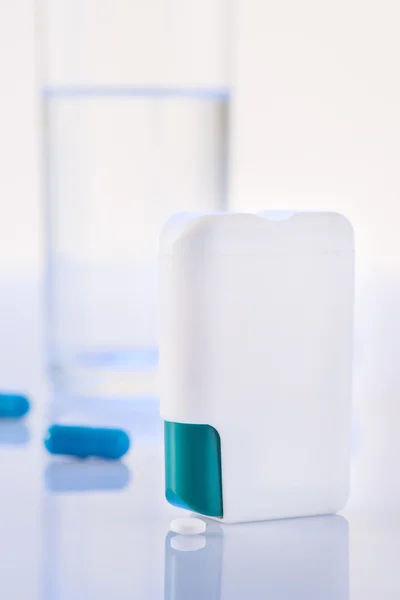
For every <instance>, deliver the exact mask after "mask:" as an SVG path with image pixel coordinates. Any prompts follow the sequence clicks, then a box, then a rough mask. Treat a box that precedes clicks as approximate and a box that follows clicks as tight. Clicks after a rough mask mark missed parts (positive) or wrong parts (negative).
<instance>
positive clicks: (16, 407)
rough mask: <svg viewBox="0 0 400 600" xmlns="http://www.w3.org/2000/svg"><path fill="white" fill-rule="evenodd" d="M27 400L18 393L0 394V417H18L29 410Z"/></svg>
mask: <svg viewBox="0 0 400 600" xmlns="http://www.w3.org/2000/svg"><path fill="white" fill-rule="evenodd" d="M29 408H30V405H29V400H28V398H26V397H25V396H21V395H20V394H0V418H3V419H4V418H5V419H20V418H21V417H23V416H24V415H26V413H27V412H28V411H29Z"/></svg>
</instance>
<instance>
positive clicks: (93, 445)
mask: <svg viewBox="0 0 400 600" xmlns="http://www.w3.org/2000/svg"><path fill="white" fill-rule="evenodd" d="M129 444H130V442H129V436H128V434H127V433H126V432H125V431H123V430H122V429H112V428H107V427H87V426H79V425H52V426H51V427H50V428H49V430H48V432H47V436H46V439H45V440H44V445H45V446H46V448H47V450H48V451H49V452H50V454H67V455H69V456H77V457H79V458H88V457H89V456H95V457H99V458H108V459H114V460H116V459H118V458H121V457H122V456H123V455H124V454H126V453H127V452H128V450H129Z"/></svg>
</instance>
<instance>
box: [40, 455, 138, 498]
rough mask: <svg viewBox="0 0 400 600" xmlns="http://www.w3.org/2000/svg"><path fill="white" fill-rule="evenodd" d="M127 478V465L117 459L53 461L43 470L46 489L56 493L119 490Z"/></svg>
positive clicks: (126, 483)
mask: <svg viewBox="0 0 400 600" xmlns="http://www.w3.org/2000/svg"><path fill="white" fill-rule="evenodd" d="M67 460H68V459H67ZM129 478H130V472H129V469H128V467H127V466H126V465H125V464H124V463H122V462H117V461H112V462H111V461H110V462H103V461H89V462H78V461H70V462H62V461H60V462H58V461H55V462H53V463H51V464H49V465H48V466H47V468H46V471H45V482H46V487H47V489H48V490H49V491H50V492H57V493H60V492H61V493H62V492H94V491H96V492H108V491H119V490H123V489H124V488H125V487H126V486H127V485H128V483H129Z"/></svg>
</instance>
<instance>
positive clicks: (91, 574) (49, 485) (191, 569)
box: [0, 287, 400, 600]
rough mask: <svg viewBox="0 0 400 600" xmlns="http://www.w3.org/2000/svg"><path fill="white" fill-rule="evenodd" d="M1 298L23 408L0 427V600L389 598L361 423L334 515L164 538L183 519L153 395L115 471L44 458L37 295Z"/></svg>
mask: <svg viewBox="0 0 400 600" xmlns="http://www.w3.org/2000/svg"><path fill="white" fill-rule="evenodd" d="M8 290H9V288H8V287H7V288H3V294H2V299H1V306H0V308H1V309H2V314H3V316H2V318H1V320H0V325H1V329H0V331H1V333H2V338H3V339H4V338H6V339H7V340H10V342H9V343H8V345H4V344H3V347H2V352H1V364H0V375H1V377H2V385H4V388H7V389H9V388H13V389H18V390H28V391H29V394H30V397H31V398H32V402H33V409H32V412H31V414H30V415H29V416H28V417H27V418H26V419H25V420H24V421H21V422H4V421H3V422H0V481H1V496H0V507H1V510H0V590H1V591H2V596H4V597H5V598H6V597H7V598H12V599H13V600H72V599H73V600H80V599H82V600H83V599H85V600H95V599H96V600H102V599H104V600H105V599H106V598H107V599H109V598H112V597H115V598H118V599H119V600H124V599H127V600H128V598H129V599H132V598H140V599H141V600H150V599H151V600H161V599H168V600H170V599H171V600H172V599H174V600H189V599H190V600H200V599H207V600H214V599H215V600H217V599H218V600H220V599H221V600H228V599H229V600H235V599H236V598H238V599H239V598H240V600H242V599H243V598H252V599H258V598H260V599H261V598H263V599H265V598H274V600H281V599H282V600H283V599H285V600H291V599H293V600H295V599H296V600H302V599H304V600H306V599H307V600H310V599H314V598H315V599H316V600H317V599H318V600H320V599H322V598H323V599H324V600H326V599H328V600H361V599H362V600H369V599H370V598H371V599H372V598H385V599H390V598H400V569H399V565H400V562H399V561H400V508H399V510H398V509H397V503H396V502H393V501H392V500H393V499H391V498H390V497H388V496H385V501H383V500H382V494H381V490H382V487H380V485H373V481H372V479H371V473H370V469H368V465H369V464H371V468H372V469H373V470H374V472H375V471H376V470H377V467H376V465H375V463H373V464H372V463H371V456H372V455H373V453H374V452H375V451H376V448H377V444H375V442H374V439H373V435H372V434H371V436H370V438H371V439H370V438H368V443H367V442H366V443H365V444H363V443H362V435H361V434H360V430H361V431H365V430H368V425H369V421H368V420H365V419H364V420H361V423H358V424H357V423H356V427H355V434H354V439H355V441H354V444H353V465H352V467H353V485H352V494H351V497H350V502H349V504H348V506H347V507H346V509H345V510H344V511H343V514H341V515H337V516H326V517H314V518H307V519H290V520H282V521H275V522H265V523H253V524H244V525H225V526H221V525H219V524H217V523H214V522H212V521H208V522H207V530H206V533H205V534H204V535H200V536H197V537H196V538H195V539H193V538H190V539H188V538H184V537H181V536H177V535H176V534H172V533H171V532H169V525H170V521H171V519H173V518H174V517H176V516H183V515H185V514H187V513H186V512H185V511H183V510H180V509H177V508H174V507H172V506H169V505H168V504H167V502H166V501H165V499H164V489H163V488H164V474H163V439H162V438H163V436H162V422H161V420H160V418H159V416H158V408H157V401H156V400H153V401H149V403H148V404H143V402H141V403H140V404H135V403H132V404H131V405H130V407H129V414H130V422H131V424H132V427H131V431H132V447H131V450H130V452H129V454H128V455H127V456H126V458H125V459H124V460H122V461H121V462H115V463H113V462H102V461H94V460H89V461H74V460H68V459H59V458H57V459H56V458H54V457H51V456H50V455H48V454H46V452H45V450H44V448H43V436H44V432H45V429H46V427H47V425H48V419H49V417H48V415H49V411H48V407H49V403H50V401H51V394H50V392H49V385H48V381H47V380H46V377H45V370H44V362H43V352H42V338H41V334H40V331H41V323H40V319H39V320H38V317H37V314H38V313H37V312H36V311H37V307H38V304H39V303H40V298H39V296H35V297H34V298H36V300H32V302H31V308H30V309H29V310H24V309H23V307H24V306H25V304H24V302H23V300H22V299H21V298H22V297H23V294H22V293H21V292H20V290H19V293H18V294H16V293H15V289H14V292H13V294H14V295H13V296H12V298H11V296H10V294H11V292H9V291H8ZM15 298H17V300H16V304H15V302H14V300H15ZM18 298H20V299H19V300H18ZM11 300H12V301H11ZM18 302H19V303H20V305H18ZM11 306H12V307H13V311H12V314H13V315H14V317H13V318H9V315H10V314H11V312H10V307H11ZM32 323H33V325H32ZM360 439H361V441H360ZM374 444H375V445H374ZM397 455H398V453H396V452H394V458H393V462H394V464H395V463H396V462H397V460H396V456H397ZM382 464H383V463H382ZM389 466H390V465H389ZM384 470H385V477H387V480H388V483H387V485H386V487H385V488H384V489H385V490H386V491H387V490H390V489H393V490H397V484H396V486H395V487H393V485H392V483H390V481H389V480H390V479H391V478H392V479H393V478H396V481H397V483H398V480H399V473H398V472H397V471H396V469H395V468H394V469H392V468H386V467H385V469H384ZM379 481H383V480H379ZM382 485H383V484H382ZM391 485H392V487H390V486H391Z"/></svg>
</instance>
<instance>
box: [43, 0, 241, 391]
mask: <svg viewBox="0 0 400 600" xmlns="http://www.w3.org/2000/svg"><path fill="white" fill-rule="evenodd" d="M43 6H44V10H43V13H42V17H43V18H42V20H41V25H42V27H41V39H42V40H43V41H44V43H43V52H42V56H43V57H44V73H43V81H44V84H43V92H42V95H43V107H44V145H45V164H46V190H45V193H46V206H47V210H46V220H47V228H46V229H47V284H46V286H47V315H48V323H47V325H48V327H47V331H48V362H49V367H50V371H51V374H52V377H53V379H54V381H55V382H56V384H60V385H62V386H63V387H64V388H66V389H69V390H71V393H73V394H77V395H78V396H79V395H89V396H109V395H112V396H115V395H116V394H117V395H119V396H123V397H124V396H132V395H133V396H135V395H140V396H147V395H148V396H152V395H156V394H157V385H156V377H155V375H156V371H157V356H158V353H157V313H158V307H157V300H158V297H157V268H156V262H157V258H156V257H157V242H158V235H159V231H160V229H161V226H162V224H163V222H164V221H165V220H166V219H167V218H168V217H169V216H170V215H171V214H173V213H175V212H179V211H188V210H189V211H192V210H194V211H208V210H224V209H225V208H226V205H227V186H226V180H227V158H228V157H227V155H228V137H229V131H228V130H229V122H228V121H229V97H230V90H229V86H228V62H229V49H228V41H229V31H228V29H229V18H228V13H229V0H203V1H202V2H195V3H193V2H187V3H182V1H181V0H146V2H144V1H143V2H142V1H140V2H136V1H134V0H46V1H45V2H44V5H43Z"/></svg>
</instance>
